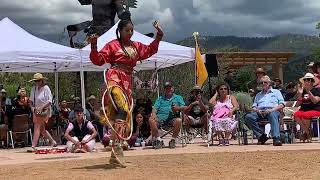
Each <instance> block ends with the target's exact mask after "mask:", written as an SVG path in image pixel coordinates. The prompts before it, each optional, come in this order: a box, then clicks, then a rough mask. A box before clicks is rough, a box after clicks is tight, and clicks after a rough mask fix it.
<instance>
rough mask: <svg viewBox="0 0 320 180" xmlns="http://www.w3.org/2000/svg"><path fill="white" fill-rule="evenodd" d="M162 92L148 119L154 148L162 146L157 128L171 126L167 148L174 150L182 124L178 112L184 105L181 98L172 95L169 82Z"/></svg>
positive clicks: (171, 86)
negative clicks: (170, 137) (170, 135)
mask: <svg viewBox="0 0 320 180" xmlns="http://www.w3.org/2000/svg"><path fill="white" fill-rule="evenodd" d="M164 90H165V94H164V95H163V96H160V97H159V98H158V99H157V100H156V102H155V103H154V106H153V110H152V114H151V117H150V119H149V124H150V128H151V134H152V137H153V140H154V148H156V149H158V148H161V147H162V146H163V141H162V140H161V138H160V137H159V128H160V127H163V126H170V127H171V126H173V135H172V139H171V140H170V142H169V147H170V148H175V143H176V138H177V137H178V134H179V132H180V128H181V123H182V119H181V117H180V114H179V112H181V111H183V109H184V105H185V103H184V101H183V98H182V97H181V96H179V95H177V94H175V93H174V88H173V85H172V84H171V83H170V82H166V83H165V86H164Z"/></svg>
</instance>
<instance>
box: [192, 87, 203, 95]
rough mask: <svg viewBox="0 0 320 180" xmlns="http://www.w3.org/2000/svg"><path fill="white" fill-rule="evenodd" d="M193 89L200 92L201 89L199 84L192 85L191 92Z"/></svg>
mask: <svg viewBox="0 0 320 180" xmlns="http://www.w3.org/2000/svg"><path fill="white" fill-rule="evenodd" d="M193 91H200V92H202V89H201V87H200V86H194V87H193V88H192V91H191V93H192V92H193Z"/></svg>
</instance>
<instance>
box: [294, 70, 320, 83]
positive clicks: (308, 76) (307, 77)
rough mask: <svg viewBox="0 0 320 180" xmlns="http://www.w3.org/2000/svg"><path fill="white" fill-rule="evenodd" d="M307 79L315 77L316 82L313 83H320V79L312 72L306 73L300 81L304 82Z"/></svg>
mask: <svg viewBox="0 0 320 180" xmlns="http://www.w3.org/2000/svg"><path fill="white" fill-rule="evenodd" d="M305 79H313V80H314V83H313V85H314V86H315V85H317V84H319V79H318V78H316V77H315V76H314V75H313V74H312V73H306V75H304V76H303V77H302V78H300V79H299V81H300V82H301V83H302V84H303V83H304V80H305Z"/></svg>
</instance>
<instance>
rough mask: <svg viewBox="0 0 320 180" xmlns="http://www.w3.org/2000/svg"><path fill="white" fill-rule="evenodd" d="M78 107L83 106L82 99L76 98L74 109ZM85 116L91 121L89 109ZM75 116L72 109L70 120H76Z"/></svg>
mask: <svg viewBox="0 0 320 180" xmlns="http://www.w3.org/2000/svg"><path fill="white" fill-rule="evenodd" d="M76 108H82V102H81V100H80V99H76V100H75V101H74V109H76ZM85 117H86V120H88V121H91V116H90V112H89V111H88V110H87V109H85ZM75 118H76V116H75V113H74V110H72V111H71V112H70V113H69V120H70V121H74V119H75Z"/></svg>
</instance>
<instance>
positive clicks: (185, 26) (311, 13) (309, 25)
mask: <svg viewBox="0 0 320 180" xmlns="http://www.w3.org/2000/svg"><path fill="white" fill-rule="evenodd" d="M137 1H138V8H137V9H131V12H132V20H133V22H134V24H135V29H136V30H137V31H139V32H141V33H149V32H154V31H155V30H154V28H153V27H152V22H153V21H154V20H159V21H160V23H161V25H162V27H163V29H164V31H165V40H166V41H169V42H176V41H179V40H182V39H184V38H186V37H190V36H191V35H192V33H193V32H195V31H197V32H199V33H200V35H212V36H226V35H232V36H241V37H243V36H248V37H265V36H274V35H279V34H285V33H296V34H308V35H316V34H317V31H316V30H315V25H316V23H317V22H318V21H320V13H319V12H320V0H137ZM4 17H9V18H10V19H11V20H13V21H14V22H15V23H17V24H18V25H20V26H21V27H22V28H24V29H26V30H27V31H29V32H31V33H32V34H34V35H36V36H38V37H41V38H45V39H47V40H50V41H54V42H59V43H63V41H66V33H64V28H65V27H66V26H67V25H69V24H76V23H79V22H83V21H86V20H91V19H92V16H91V6H81V5H80V3H79V2H78V0H41V1H40V0H0V19H2V18H4Z"/></svg>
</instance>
